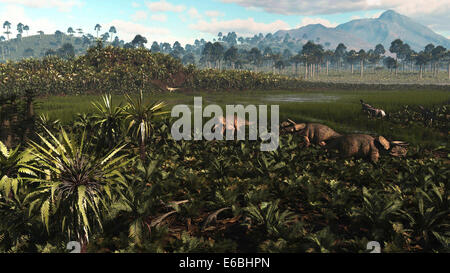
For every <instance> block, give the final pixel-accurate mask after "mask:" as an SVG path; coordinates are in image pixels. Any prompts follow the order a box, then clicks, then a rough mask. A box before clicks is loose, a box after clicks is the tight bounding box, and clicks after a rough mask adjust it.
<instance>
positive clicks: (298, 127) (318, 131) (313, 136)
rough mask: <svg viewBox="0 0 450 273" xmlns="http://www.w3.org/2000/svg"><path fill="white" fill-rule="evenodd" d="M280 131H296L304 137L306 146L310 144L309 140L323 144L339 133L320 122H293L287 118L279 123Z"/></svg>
mask: <svg viewBox="0 0 450 273" xmlns="http://www.w3.org/2000/svg"><path fill="white" fill-rule="evenodd" d="M281 127H282V131H283V132H285V133H298V134H300V135H302V136H303V137H304V139H305V142H306V146H310V145H311V142H312V143H314V144H317V145H321V146H325V145H326V142H327V141H330V140H331V139H333V138H337V137H340V136H341V135H340V134H339V133H337V132H335V131H334V130H333V129H331V128H330V127H328V126H326V125H323V124H320V123H299V124H297V123H295V122H294V121H292V120H288V121H286V122H283V123H282V124H281Z"/></svg>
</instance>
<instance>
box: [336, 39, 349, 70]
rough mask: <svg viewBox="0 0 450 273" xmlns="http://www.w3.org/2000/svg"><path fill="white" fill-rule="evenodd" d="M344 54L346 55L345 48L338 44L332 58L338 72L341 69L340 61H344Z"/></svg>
mask: <svg viewBox="0 0 450 273" xmlns="http://www.w3.org/2000/svg"><path fill="white" fill-rule="evenodd" d="M346 53H347V47H346V46H345V45H344V44H343V43H340V44H339V45H338V46H337V47H336V50H335V51H334V56H335V58H336V63H337V66H338V70H339V69H340V68H341V64H342V60H343V59H344V57H345V55H346Z"/></svg>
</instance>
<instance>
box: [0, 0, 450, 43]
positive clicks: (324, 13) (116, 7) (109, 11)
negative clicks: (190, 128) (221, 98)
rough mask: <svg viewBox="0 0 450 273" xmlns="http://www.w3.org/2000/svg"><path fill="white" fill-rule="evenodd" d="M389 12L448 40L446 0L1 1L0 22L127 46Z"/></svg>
mask: <svg viewBox="0 0 450 273" xmlns="http://www.w3.org/2000/svg"><path fill="white" fill-rule="evenodd" d="M388 9H392V10H395V11H397V12H399V13H401V14H403V15H406V16H409V17H411V18H412V19H414V20H416V21H418V22H419V23H422V24H424V25H426V26H428V27H430V28H431V29H432V30H434V31H435V32H437V33H439V34H441V35H443V36H445V37H447V38H449V39H450V0H427V1H426V3H425V2H424V1H423V0H188V1H186V0H134V1H125V0H95V1H93V0H89V1H88V0H0V22H1V23H2V25H3V22H4V21H6V20H8V21H9V22H11V24H12V29H11V30H12V32H13V36H12V37H15V35H16V33H17V31H16V26H17V24H18V23H19V22H20V23H22V24H24V25H28V26H29V27H30V31H29V34H30V35H32V34H33V35H34V34H36V33H37V31H40V30H42V31H44V33H47V34H48V33H54V32H55V31H56V30H60V31H63V32H66V31H67V29H68V28H69V27H72V28H73V29H78V28H81V29H83V31H84V32H85V33H91V34H93V35H94V36H96V32H95V31H94V27H95V25H96V24H100V25H101V26H102V29H101V32H100V34H102V33H105V32H107V31H108V30H109V28H110V26H115V27H116V29H117V32H118V33H117V35H118V36H119V38H120V39H122V40H124V41H125V42H129V41H131V40H132V39H133V38H134V36H135V35H136V34H141V35H143V36H144V37H146V38H147V39H148V41H149V44H151V42H153V41H158V42H170V43H173V42H175V41H179V42H180V43H181V44H183V45H185V44H186V43H190V44H192V43H193V42H194V41H195V39H201V38H204V39H205V40H212V39H213V38H215V37H217V34H218V33H219V32H223V33H228V32H230V31H235V32H236V33H237V34H238V36H253V35H254V34H258V33H263V34H267V33H269V32H271V33H273V32H275V31H277V30H280V29H293V28H298V27H301V26H304V25H308V24H316V23H321V24H323V25H325V26H327V27H335V26H337V25H339V24H341V23H345V22H348V21H350V20H353V19H360V18H374V17H378V16H379V15H380V14H381V13H382V12H384V11H385V10H388Z"/></svg>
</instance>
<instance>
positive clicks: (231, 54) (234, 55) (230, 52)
mask: <svg viewBox="0 0 450 273" xmlns="http://www.w3.org/2000/svg"><path fill="white" fill-rule="evenodd" d="M238 57H239V54H238V49H237V48H236V47H235V46H232V47H230V48H229V49H227V51H225V53H224V56H223V59H224V60H225V62H226V63H227V64H228V66H229V67H232V68H233V69H234V68H235V65H234V64H235V63H236V61H237V59H238Z"/></svg>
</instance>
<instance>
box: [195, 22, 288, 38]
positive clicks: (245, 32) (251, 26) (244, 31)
mask: <svg viewBox="0 0 450 273" xmlns="http://www.w3.org/2000/svg"><path fill="white" fill-rule="evenodd" d="M189 27H190V28H192V29H195V30H198V31H201V32H204V33H210V34H217V33H219V32H232V31H235V32H236V33H237V34H239V35H242V36H253V35H254V34H255V33H268V32H274V31H277V30H280V29H289V28H290V27H289V25H288V24H287V23H286V22H284V21H281V20H277V21H274V22H272V23H268V24H266V23H259V22H255V20H254V19H253V18H248V19H235V20H229V21H218V20H217V19H213V20H212V21H210V22H207V21H204V20H200V21H199V22H197V23H196V24H191V25H190V26H189Z"/></svg>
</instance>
